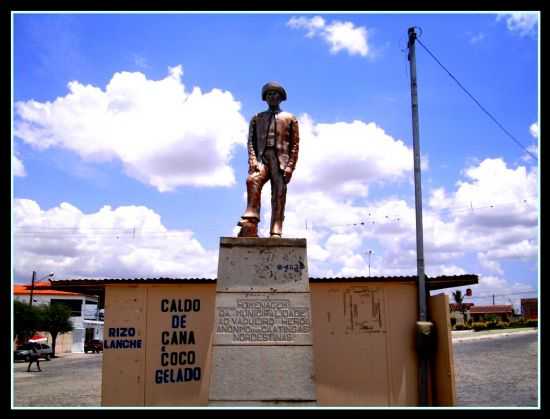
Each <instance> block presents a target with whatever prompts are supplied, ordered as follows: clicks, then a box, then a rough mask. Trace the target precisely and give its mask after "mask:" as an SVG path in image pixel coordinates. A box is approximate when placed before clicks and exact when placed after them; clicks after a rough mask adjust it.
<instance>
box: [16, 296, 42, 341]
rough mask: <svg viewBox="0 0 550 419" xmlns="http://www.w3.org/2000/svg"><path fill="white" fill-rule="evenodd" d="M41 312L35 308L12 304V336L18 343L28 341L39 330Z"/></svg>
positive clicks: (19, 303)
mask: <svg viewBox="0 0 550 419" xmlns="http://www.w3.org/2000/svg"><path fill="white" fill-rule="evenodd" d="M40 315H41V312H40V310H39V309H38V308H37V307H36V306H31V305H29V304H26V303H23V302H21V301H17V300H15V301H14V302H13V334H14V336H13V337H14V338H15V337H17V338H18V340H19V341H20V342H26V341H27V340H29V339H30V338H31V337H32V336H33V335H34V334H35V333H36V331H37V330H38V329H39V328H40V320H41V319H40Z"/></svg>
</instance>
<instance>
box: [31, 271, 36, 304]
mask: <svg viewBox="0 0 550 419" xmlns="http://www.w3.org/2000/svg"><path fill="white" fill-rule="evenodd" d="M35 279H36V271H32V282H31V298H30V300H29V305H30V306H32V294H33V291H34V280H35Z"/></svg>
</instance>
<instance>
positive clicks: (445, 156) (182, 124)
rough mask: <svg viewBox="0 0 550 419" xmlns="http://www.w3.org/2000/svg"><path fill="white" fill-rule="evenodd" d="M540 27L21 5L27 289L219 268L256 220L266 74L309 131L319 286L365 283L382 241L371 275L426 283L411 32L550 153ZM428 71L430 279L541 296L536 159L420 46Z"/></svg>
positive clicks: (18, 263) (18, 203) (18, 225)
mask: <svg viewBox="0 0 550 419" xmlns="http://www.w3.org/2000/svg"><path fill="white" fill-rule="evenodd" d="M537 22H538V18H537V15H536V14H534V15H533V14H531V15H525V14H514V15H511V14H502V15H497V14H496V13H492V14H481V13H476V14H451V13H449V14H399V13H394V14H372V13H371V14H365V13H361V14H319V13H311V14H296V13H294V14H292V13H288V14H267V13H264V14H178V13H172V14H93V13H87V14H15V15H14V26H13V73H12V74H13V98H14V108H13V142H12V144H13V146H12V147H13V148H12V150H13V175H14V176H13V199H14V202H13V207H14V211H13V214H14V215H13V223H14V229H13V231H14V248H13V271H14V279H15V281H16V282H27V281H28V280H29V279H28V278H29V277H30V274H31V272H32V271H33V270H36V271H37V272H38V273H39V274H42V275H45V274H47V273H48V272H50V271H54V272H55V273H56V277H57V278H77V277H96V276H97V277H106V276H114V277H158V276H174V277H181V276H193V277H203V276H206V277H215V275H216V268H217V250H218V249H217V247H218V242H219V237H220V236H231V235H234V234H235V233H236V230H235V224H236V222H237V221H238V220H239V217H240V215H241V214H242V212H243V211H244V207H245V196H244V193H245V179H246V173H247V155H246V148H245V142H246V133H247V130H248V122H249V120H250V118H251V117H252V116H253V115H254V114H255V113H257V112H260V111H262V110H264V109H265V108H266V105H265V103H264V102H262V101H261V97H260V89H261V86H262V85H263V84H264V83H265V82H267V81H269V80H276V81H279V82H280V83H281V84H283V86H284V87H285V88H286V90H287V92H288V100H287V101H286V102H283V104H282V108H283V109H284V110H287V111H289V112H291V113H293V114H295V115H296V116H297V117H298V118H299V122H300V132H301V143H300V144H301V150H300V157H299V160H298V164H297V169H296V172H295V174H294V177H293V180H292V181H291V183H290V184H289V191H288V197H287V216H286V221H285V226H284V235H285V236H287V237H306V238H307V239H308V256H309V270H310V275H312V276H358V275H367V274H368V270H369V260H368V259H369V258H368V251H369V250H371V251H373V252H374V253H373V254H372V256H371V260H370V270H371V274H373V275H402V274H403V275H412V274H415V273H416V262H415V253H414V249H415V245H414V186H413V172H412V130H411V110H410V82H409V73H408V62H407V55H406V43H407V28H408V27H410V26H417V27H420V28H421V30H422V34H421V38H420V40H421V41H422V42H423V43H424V45H426V46H427V47H428V48H429V49H430V51H431V52H432V53H433V54H435V55H436V56H437V57H438V59H439V60H440V61H441V62H442V63H443V64H444V65H445V66H446V67H447V68H448V69H449V70H450V71H451V72H452V74H453V75H454V76H455V77H456V78H457V79H458V80H459V81H460V82H461V83H462V85H464V86H465V87H466V88H467V89H468V90H469V91H470V92H471V93H472V94H473V95H474V96H475V97H476V98H477V99H478V100H479V101H480V102H481V103H482V104H483V106H484V107H485V108H486V109H488V110H489V111H490V112H491V113H492V114H493V115H494V116H495V117H496V118H497V119H498V120H499V121H500V122H501V123H502V124H503V125H504V126H505V127H506V129H507V130H508V131H509V132H511V133H512V134H513V135H514V136H515V137H516V138H517V139H518V140H519V141H520V142H521V143H522V144H523V145H524V146H525V147H528V150H529V151H530V152H531V154H535V155H536V154H538V136H539V134H538V131H539V128H538V126H539V123H538V67H539V62H538V60H539V57H538V23H537ZM417 72H418V85H419V114H420V140H421V152H422V156H423V162H424V167H423V172H422V181H423V183H422V187H423V203H424V227H425V229H424V236H425V248H426V254H425V258H426V272H427V274H428V275H430V276H435V275H439V274H451V275H452V274H462V273H474V274H477V275H479V276H480V284H479V285H477V286H476V287H474V296H476V297H477V299H475V300H474V302H476V303H478V304H480V303H483V302H491V299H490V298H489V299H483V298H480V297H481V296H485V295H492V294H496V295H497V296H502V297H498V298H497V299H496V300H497V301H496V302H497V303H502V304H504V303H509V302H510V300H512V301H513V302H517V300H518V299H519V298H520V297H522V296H524V297H525V296H534V295H536V292H537V289H538V288H537V282H538V200H539V186H538V161H536V160H535V159H533V158H531V157H530V156H529V155H528V153H526V152H525V151H524V150H523V149H521V148H520V147H518V146H517V145H516V144H515V143H514V142H513V141H512V140H511V139H510V138H508V137H507V136H506V134H504V133H503V132H502V131H501V130H500V129H499V128H498V127H497V126H496V125H495V123H494V122H493V121H491V120H490V119H489V118H488V117H487V116H486V115H485V114H484V113H483V112H482V111H481V110H480V109H479V108H478V107H477V105H476V104H475V103H474V102H473V101H472V100H471V99H470V98H469V97H468V96H467V95H466V94H465V93H464V92H463V91H461V90H460V88H459V87H458V86H457V85H456V83H455V82H454V81H453V80H452V79H451V78H450V77H449V76H448V75H447V74H446V73H445V72H444V71H443V69H442V68H441V67H439V65H438V64H437V63H436V62H435V61H434V60H433V59H432V58H431V57H430V56H429V55H428V53H427V52H426V51H425V50H424V49H423V48H422V47H421V46H420V45H417ZM269 193H270V192H269V186H266V188H265V189H264V193H263V206H262V223H261V224H260V227H261V232H262V234H264V235H265V234H266V230H265V226H266V224H268V223H269V215H270V205H269ZM491 206H492V207H491ZM369 214H370V215H369ZM360 222H367V224H366V225H363V226H360V225H357V224H358V223H360ZM373 222H374V223H373ZM354 224H355V225H354ZM306 226H307V228H306ZM523 292H525V293H524V294H522V293H523Z"/></svg>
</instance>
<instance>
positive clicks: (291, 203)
mask: <svg viewBox="0 0 550 419" xmlns="http://www.w3.org/2000/svg"><path fill="white" fill-rule="evenodd" d="M320 149H323V148H322V147H321V148H320ZM304 154H305V153H304ZM323 159H324V160H329V159H330V157H329V153H328V154H327V155H326V156H325V157H320V158H319V161H322V160H323ZM299 165H300V162H299V163H298V166H299ZM306 165H307V164H306ZM319 167H320V168H321V167H322V165H319ZM297 170H298V169H297ZM463 176H464V177H463V179H461V180H460V181H459V182H457V184H456V188H455V189H454V190H451V191H447V190H445V188H436V189H435V190H434V191H433V193H432V194H431V196H430V199H429V200H428V206H426V207H425V208H424V220H423V224H424V250H425V263H426V272H427V274H428V275H432V276H433V275H440V274H453V275H457V274H461V273H466V270H465V269H464V268H462V267H460V266H457V265H456V263H457V261H458V260H461V258H462V257H464V256H466V255H467V254H469V253H470V254H471V253H473V254H474V255H477V259H478V262H479V270H480V271H482V272H484V271H487V272H492V273H497V274H501V273H502V267H501V265H500V264H501V262H503V261H510V260H518V261H523V262H527V263H529V264H532V263H533V261H534V260H536V257H537V253H538V243H537V231H538V217H537V213H538V211H537V192H536V191H537V188H536V172H535V171H534V170H531V171H528V170H527V169H526V168H525V167H522V166H518V167H516V168H511V167H508V166H507V165H506V163H505V162H504V161H502V160H501V159H486V160H484V161H482V162H480V163H479V164H478V165H475V166H471V167H467V168H466V169H465V170H464V172H463ZM382 177H383V178H384V176H382ZM409 177H412V173H409ZM372 179H375V177H373V178H372ZM390 179H391V177H390ZM296 183H298V180H296ZM293 188H297V189H300V185H298V186H296V185H295V184H294V183H292V182H291V183H290V184H289V195H288V198H287V211H286V219H285V233H286V234H288V235H290V236H296V237H307V238H308V249H309V248H312V247H313V246H314V248H315V251H314V255H315V257H312V258H311V259H310V265H311V266H310V269H311V272H312V274H313V275H322V276H326V275H330V274H333V275H351V274H354V275H366V274H367V271H368V261H367V257H366V254H367V251H368V250H369V249H375V254H376V257H375V258H374V259H373V261H372V265H371V273H372V274H380V275H414V274H416V235H415V231H416V230H415V210H414V203H412V202H410V203H409V202H406V201H405V200H403V199H401V198H396V197H388V198H384V199H369V197H368V196H367V197H362V196H359V195H354V194H349V195H347V194H345V193H341V192H340V193H338V192H333V191H332V190H331V189H330V184H328V185H327V186H326V187H325V188H324V189H323V188H322V187H319V188H318V189H317V190H315V189H314V188H311V189H308V188H303V189H300V192H299V193H298V192H297V189H293ZM412 194H413V190H412V189H411V195H412ZM263 198H264V200H263V208H264V211H265V213H264V214H263V215H262V217H263V220H264V221H263V223H264V225H267V224H268V223H269V222H268V220H269V216H270V214H269V211H267V209H268V208H269V207H270V204H269V192H265V194H264V196H263ZM471 204H472V205H471ZM306 225H307V226H308V228H307V229H306V228H305V226H306ZM267 228H268V227H267V226H265V227H264V230H263V234H265V235H267V234H268V231H267ZM469 272H471V269H470V270H469ZM472 273H476V272H472Z"/></svg>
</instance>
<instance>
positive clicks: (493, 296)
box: [493, 294, 495, 305]
mask: <svg viewBox="0 0 550 419" xmlns="http://www.w3.org/2000/svg"><path fill="white" fill-rule="evenodd" d="M493 305H495V294H493Z"/></svg>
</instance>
